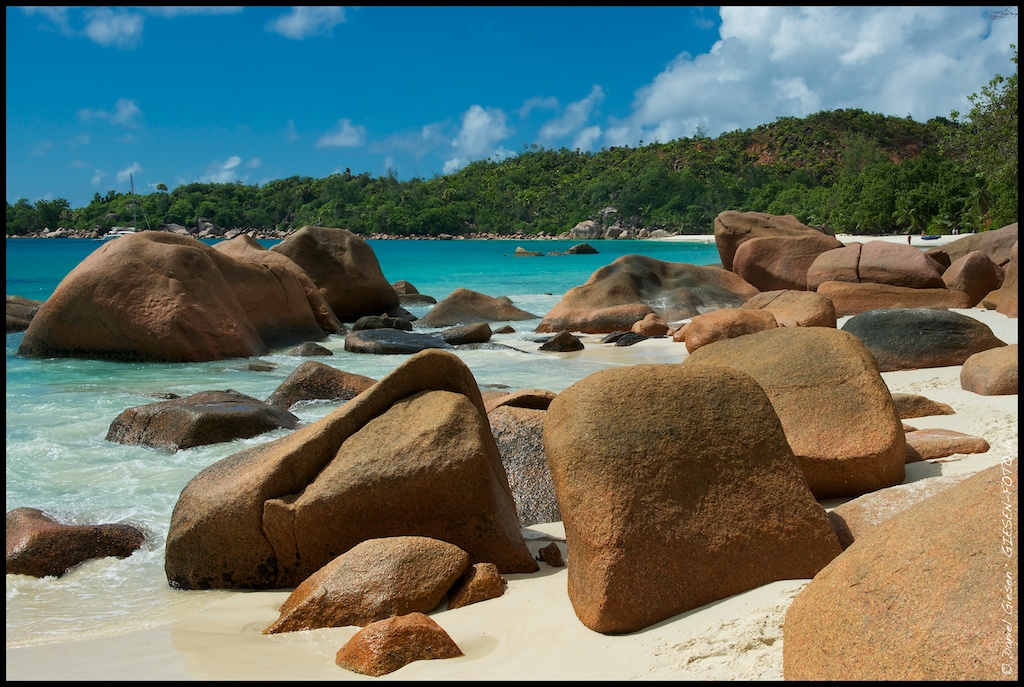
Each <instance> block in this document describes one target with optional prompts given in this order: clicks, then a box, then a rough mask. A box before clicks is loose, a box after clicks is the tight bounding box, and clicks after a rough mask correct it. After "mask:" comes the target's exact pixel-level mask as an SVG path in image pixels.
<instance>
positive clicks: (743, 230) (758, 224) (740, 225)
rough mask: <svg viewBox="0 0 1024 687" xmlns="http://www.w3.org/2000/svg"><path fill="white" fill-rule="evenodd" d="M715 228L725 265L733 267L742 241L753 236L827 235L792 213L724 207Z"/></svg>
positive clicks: (716, 238) (730, 268)
mask: <svg viewBox="0 0 1024 687" xmlns="http://www.w3.org/2000/svg"><path fill="white" fill-rule="evenodd" d="M714 230H715V246H716V247H717V248H718V255H719V257H720V258H721V259H722V267H723V268H724V269H727V270H730V271H731V270H732V269H733V258H734V256H735V255H736V250H737V249H738V248H739V247H740V245H741V244H743V243H744V242H746V241H749V240H751V239H755V238H759V237H763V236H771V237H798V236H813V235H818V236H828V234H826V233H824V232H822V231H819V230H817V229H814V228H812V227H809V226H807V225H806V224H803V223H802V222H800V220H798V219H797V218H796V217H794V216H793V215H770V214H768V213H766V212H738V211H736V210H725V211H724V212H720V213H718V216H717V217H715V222H714ZM836 241H838V239H836ZM839 245H842V244H841V243H840V244H839ZM837 247H838V246H837ZM776 288H777V287H776Z"/></svg>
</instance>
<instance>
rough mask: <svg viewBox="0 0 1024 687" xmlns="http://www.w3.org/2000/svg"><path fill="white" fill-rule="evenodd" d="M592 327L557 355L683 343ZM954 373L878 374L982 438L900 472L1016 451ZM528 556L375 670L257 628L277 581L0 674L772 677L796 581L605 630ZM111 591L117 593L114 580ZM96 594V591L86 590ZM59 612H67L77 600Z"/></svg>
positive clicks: (677, 348)
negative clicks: (979, 447)
mask: <svg viewBox="0 0 1024 687" xmlns="http://www.w3.org/2000/svg"><path fill="white" fill-rule="evenodd" d="M957 312H962V313H964V314H968V315H970V316H972V317H975V318H977V319H978V320H980V321H982V322H984V323H985V324H987V325H988V326H989V327H991V329H992V330H993V332H994V333H995V335H996V336H997V337H999V338H1000V339H1001V340H1003V341H1005V342H1006V343H1017V341H1018V340H1017V336H1018V328H1017V320H1016V319H1011V318H1007V317H1005V316H1004V315H1001V314H999V313H996V312H994V311H988V310H983V309H980V308H973V309H970V310H961V311H957ZM840 326H842V321H841V322H840ZM599 338H600V337H598V336H594V335H591V336H585V337H583V339H584V341H585V343H586V344H587V345H586V348H585V349H584V350H583V351H580V352H576V353H565V354H559V355H565V356H573V355H580V356H591V357H593V358H594V359H600V360H603V361H605V362H607V363H609V364H615V365H619V364H621V365H629V364H635V363H675V362H679V361H680V360H682V359H683V358H684V357H685V355H686V348H685V346H684V345H683V344H681V343H674V342H672V341H671V340H670V339H668V338H665V339H649V340H646V341H643V342H641V343H639V344H636V345H634V346H629V347H615V346H611V345H599V344H597V340H598V339H599ZM959 374H960V367H959V366H954V367H942V368H933V369H923V370H913V371H903V372H891V373H885V374H883V378H884V379H885V381H886V383H887V384H888V385H889V388H890V390H891V391H892V392H906V393H913V394H918V395H923V396H926V397H928V398H930V399H932V400H934V401H938V402H942V403H947V404H949V405H950V406H952V407H953V409H954V410H955V414H954V415H942V416H934V417H923V418H914V419H913V420H910V421H907V422H908V424H912V425H913V426H915V427H917V428H919V429H923V428H932V427H936V428H944V429H949V430H954V431H957V432H963V433H966V434H971V435H975V436H980V437H983V438H984V439H986V440H987V441H988V442H989V444H990V446H991V449H990V450H989V451H988V452H987V453H983V454H971V455H954V456H950V457H948V458H943V459H938V460H934V461H925V462H920V463H912V464H910V465H908V466H907V477H906V481H907V482H911V481H916V480H920V479H925V478H929V477H933V476H937V475H948V474H958V473H975V472H978V471H980V470H982V469H984V468H987V467H989V466H992V465H995V464H997V463H999V462H1000V461H1002V460H1004V459H1006V458H1007V457H1009V458H1011V459H1012V460H1013V461H1014V462H1015V461H1016V459H1017V400H1018V399H1017V396H1016V395H1013V396H991V397H986V396H979V395H977V394H974V393H971V392H967V391H964V390H962V389H961V387H960V380H959ZM840 502H841V501H838V500H836V501H831V502H827V503H824V504H823V505H824V506H825V507H826V508H831V507H834V506H836V505H838V504H839V503H840ZM524 535H525V536H526V538H527V540H528V545H529V547H530V549H531V551H533V552H534V553H536V552H537V550H538V549H539V548H540V547H542V546H545V545H547V544H548V543H550V541H552V540H554V541H556V542H559V546H560V548H561V550H562V553H563V555H566V554H567V551H566V548H565V542H564V540H563V537H564V531H563V528H562V526H561V523H550V524H546V525H537V526H533V527H530V528H528V529H526V530H524ZM566 558H567V565H569V566H571V565H572V560H571V558H570V557H568V556H567V555H566ZM540 566H541V569H540V571H539V572H536V573H533V574H514V575H506V576H505V577H506V578H507V580H508V587H507V589H506V591H505V594H504V595H503V596H502V597H500V598H497V599H491V600H488V601H485V602H481V603H477V604H473V605H470V606H466V607H463V608H459V609H455V610H447V609H446V606H445V604H444V602H442V605H441V606H440V607H439V608H438V609H436V610H435V611H434V612H433V613H431V614H430V615H431V617H432V618H433V620H435V621H436V622H437V623H438V624H439V625H440V626H441V627H442V628H444V630H445V631H447V633H448V634H449V635H450V636H451V637H452V639H453V640H454V641H455V642H456V644H458V646H459V647H460V648H461V649H462V651H463V652H464V655H463V656H461V657H459V658H453V659H444V660H433V661H418V662H414V663H411V664H409V665H407V666H405V667H403V668H401V669H399V670H397V671H395V672H393V673H390V674H388V675H385V676H382V677H380V678H369V677H366V676H364V675H359V674H356V673H353V672H349V671H347V670H345V669H342V668H340V667H338V666H337V665H335V655H336V653H337V651H338V650H339V649H340V648H341V647H342V645H344V644H345V643H346V642H347V641H348V639H349V638H351V637H352V636H353V635H354V634H355V633H356V631H357V630H358V629H359V628H356V627H343V628H333V629H324V630H315V631H304V632H293V633H284V634H275V635H263V634H262V633H261V631H262V630H263V629H264V628H265V627H266V626H268V625H269V624H270V623H271V622H273V621H274V620H275V619H276V618H277V616H278V608H279V607H280V605H281V604H282V603H283V602H284V600H285V599H286V598H287V596H288V593H287V592H215V593H206V592H173V593H174V594H182V595H190V594H191V595H199V596H197V597H195V598H197V599H199V600H198V601H196V602H195V603H182V604H181V605H180V606H176V607H175V608H176V609H177V610H176V611H175V614H176V615H175V617H173V618H170V619H169V620H168V621H167V622H166V623H164V624H162V625H158V626H156V627H153V626H149V627H148V628H147V629H141V630H138V629H135V630H132V629H131V628H128V627H126V628H125V631H124V632H123V633H121V634H116V635H108V636H102V637H93V638H89V639H83V640H80V641H70V642H68V641H64V642H60V643H49V644H34V645H31V646H12V644H11V642H10V640H9V641H8V646H7V655H6V665H7V668H6V676H7V679H8V680H59V681H63V680H99V679H104V680H370V679H379V680H438V681H440V680H516V681H524V680H530V681H532V680H685V679H693V680H781V679H782V677H783V670H782V637H783V635H782V625H783V620H784V617H785V613H786V609H787V608H788V607H789V604H790V603H791V601H792V599H793V598H794V596H795V595H796V594H797V593H798V592H799V591H800V590H801V589H803V587H804V586H805V585H806V584H807V582H808V580H787V581H779V582H774V583H772V584H768V585H765V586H763V587H760V588H757V589H753V590H751V591H748V592H745V593H742V594H738V595H735V596H733V597H730V598H727V599H723V600H720V601H717V602H714V603H711V604H708V605H706V606H703V607H701V608H698V609H694V610H692V611H689V612H686V613H683V614H680V615H678V616H675V617H673V618H670V619H668V620H665V621H663V622H660V623H657V624H656V625H653V626H651V627H648V628H646V629H644V630H641V631H639V632H634V633H631V634H626V635H618V636H606V635H603V634H600V633H597V632H594V631H592V630H590V629H588V628H587V627H585V626H584V625H583V624H582V623H581V622H580V621H579V620H578V619H577V617H576V615H575V613H574V612H573V609H572V606H571V604H570V601H569V598H568V595H567V568H565V567H561V568H552V567H550V566H548V565H547V564H545V563H541V564H540ZM109 593H110V595H111V597H116V595H117V594H118V590H117V589H116V588H111V589H109ZM160 593H164V594H166V593H168V590H166V589H165V590H161V591H160ZM97 602H99V603H101V604H102V600H93V601H91V602H90V603H97ZM8 604H9V608H8V613H10V612H11V611H10V600H9V602H8ZM19 612H30V611H26V610H25V609H21V610H20V611H19ZM66 612H67V613H68V614H74V613H75V608H74V607H69V608H67V609H66Z"/></svg>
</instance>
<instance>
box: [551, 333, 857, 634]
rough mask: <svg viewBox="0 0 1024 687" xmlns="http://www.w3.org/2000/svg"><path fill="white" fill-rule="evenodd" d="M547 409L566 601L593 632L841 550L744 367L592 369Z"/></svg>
mask: <svg viewBox="0 0 1024 687" xmlns="http://www.w3.org/2000/svg"><path fill="white" fill-rule="evenodd" d="M709 348H710V347H709ZM547 412H548V417H547V420H546V421H545V424H544V448H545V450H546V452H547V456H548V462H549V464H550V467H551V476H552V479H553V482H554V485H555V493H556V494H557V496H558V504H559V507H560V508H561V511H562V516H563V522H564V525H565V542H566V548H567V555H568V558H569V565H568V575H569V579H568V586H569V600H570V601H571V602H572V606H573V609H574V610H575V612H576V615H577V617H578V618H579V619H580V621H581V622H582V623H583V624H584V625H585V626H587V627H588V628H590V629H592V630H594V631H596V632H601V633H605V634H616V633H623V632H635V631H638V630H641V629H643V628H645V627H648V626H650V625H652V624H654V623H658V622H660V621H662V620H665V619H666V618H670V617H672V616H674V615H677V614H679V613H683V612H685V611H688V610H690V609H693V608H697V607H699V606H703V605H704V604H708V603H711V602H712V601H716V600H718V599H724V598H726V597H728V596H731V595H733V594H737V593H739V592H742V591H746V590H749V589H753V588H755V587H759V586H761V585H763V584H767V583H768V582H771V581H774V580H780V579H801V578H810V577H813V576H814V574H815V573H817V571H818V570H820V569H821V568H822V567H823V566H824V565H826V564H827V563H828V561H830V560H831V559H832V558H833V557H834V556H836V555H837V554H838V553H839V551H840V547H839V541H838V539H837V538H836V535H835V532H834V531H833V529H832V527H831V526H830V525H829V523H828V520H827V518H826V516H825V511H824V509H823V508H822V507H821V506H820V505H819V504H818V503H817V502H816V501H815V500H814V497H813V496H812V494H811V493H810V491H809V490H808V488H807V483H806V481H805V480H804V478H803V476H802V475H801V473H800V470H799V468H798V467H797V465H796V462H795V461H794V459H793V453H792V451H791V450H790V448H789V444H788V443H787V441H786V436H785V434H784V432H783V430H782V425H781V423H780V422H779V418H778V416H777V415H776V414H775V411H774V410H773V409H772V405H771V403H770V401H769V400H768V398H767V396H766V395H765V394H764V392H763V391H762V390H761V388H760V387H759V386H758V385H757V383H756V382H755V381H754V380H753V379H752V378H751V377H749V376H748V375H746V374H744V373H742V372H738V371H736V370H731V369H728V368H725V367H718V366H711V365H707V366H699V365H687V364H683V365H632V366H628V367H623V368H614V369H608V370H603V371H601V372H596V373H593V374H591V375H588V376H587V377H584V378H583V379H582V380H580V381H578V382H576V383H575V384H573V385H572V386H570V387H569V388H568V389H566V390H564V391H562V392H561V393H559V394H558V396H557V397H556V398H555V400H554V401H552V402H551V405H550V406H549V408H548V411H547Z"/></svg>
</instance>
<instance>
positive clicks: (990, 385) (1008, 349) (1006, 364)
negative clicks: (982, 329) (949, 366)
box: [960, 344, 1020, 396]
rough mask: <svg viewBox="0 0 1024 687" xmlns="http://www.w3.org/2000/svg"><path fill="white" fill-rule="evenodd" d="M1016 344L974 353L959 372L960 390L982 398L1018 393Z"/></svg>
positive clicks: (1017, 349)
mask: <svg viewBox="0 0 1024 687" xmlns="http://www.w3.org/2000/svg"><path fill="white" fill-rule="evenodd" d="M1019 350H1020V349H1019V347H1018V345H1017V344H1008V345H1006V346H1001V347H998V348H992V349H989V350H987V351H981V352H980V353H975V354H973V355H972V356H970V357H969V358H967V360H965V361H964V366H963V368H962V369H961V370H960V388H961V389H964V390H966V391H973V392H974V393H976V394H981V395H982V396H1007V395H1011V394H1016V393H1017V392H1018V382H1017V363H1018V357H1019V354H1018V351H1019Z"/></svg>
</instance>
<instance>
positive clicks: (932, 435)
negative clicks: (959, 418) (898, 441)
mask: <svg viewBox="0 0 1024 687" xmlns="http://www.w3.org/2000/svg"><path fill="white" fill-rule="evenodd" d="M906 437H907V462H908V463H915V462H918V461H922V460H935V459H936V458H945V457H946V456H952V455H956V454H958V453H988V451H989V449H991V448H992V447H991V446H990V445H989V443H988V442H987V441H985V440H984V439H983V438H981V437H976V436H973V435H971V434H964V433H963V432H956V431H953V430H952V429H942V428H941V427H932V428H928V429H915V430H913V431H912V432H907V433H906Z"/></svg>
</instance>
